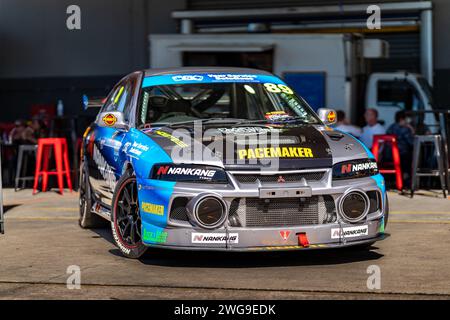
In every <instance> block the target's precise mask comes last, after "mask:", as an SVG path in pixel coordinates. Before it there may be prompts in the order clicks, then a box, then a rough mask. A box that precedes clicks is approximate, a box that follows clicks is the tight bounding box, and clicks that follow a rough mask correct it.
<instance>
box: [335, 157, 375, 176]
mask: <svg viewBox="0 0 450 320" xmlns="http://www.w3.org/2000/svg"><path fill="white" fill-rule="evenodd" d="M376 174H378V166H377V162H376V161H375V160H371V159H362V160H352V161H348V162H341V163H337V164H335V165H334V166H333V179H338V180H339V179H349V178H364V177H370V176H373V175H376Z"/></svg>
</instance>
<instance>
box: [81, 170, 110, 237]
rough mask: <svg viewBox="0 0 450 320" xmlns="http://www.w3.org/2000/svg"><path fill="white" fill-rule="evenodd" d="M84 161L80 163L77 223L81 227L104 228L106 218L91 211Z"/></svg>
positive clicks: (89, 191)
mask: <svg viewBox="0 0 450 320" xmlns="http://www.w3.org/2000/svg"><path fill="white" fill-rule="evenodd" d="M84 163H85V162H84V161H82V162H81V165H80V200H79V205H80V218H79V219H78V224H79V225H80V227H81V228H83V229H92V228H104V227H106V226H107V222H106V220H105V219H103V218H102V217H100V216H99V215H97V214H95V213H94V212H92V211H91V208H92V195H91V186H90V184H89V178H88V174H87V169H86V166H85V164H84Z"/></svg>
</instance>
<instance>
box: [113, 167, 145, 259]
mask: <svg viewBox="0 0 450 320" xmlns="http://www.w3.org/2000/svg"><path fill="white" fill-rule="evenodd" d="M111 215H112V216H111V217H112V219H111V229H112V233H113V238H114V241H115V242H116V245H117V247H118V248H119V250H120V251H121V252H122V254H123V255H124V256H125V257H127V258H132V259H137V258H139V257H141V256H142V255H143V254H144V253H145V251H146V250H147V247H146V246H145V245H144V244H143V243H142V238H141V215H140V210H139V201H138V192H137V184H136V177H135V176H134V174H133V173H132V172H131V171H127V172H126V173H125V174H124V175H123V176H122V177H121V178H120V180H119V181H118V182H117V186H116V189H115V190H114V196H113V200H112V208H111Z"/></svg>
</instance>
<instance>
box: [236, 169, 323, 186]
mask: <svg viewBox="0 0 450 320" xmlns="http://www.w3.org/2000/svg"><path fill="white" fill-rule="evenodd" d="M324 175H325V172H323V171H318V172H304V173H288V174H283V173H282V172H280V173H277V174H273V175H261V174H236V173H235V174H233V176H234V178H235V179H236V180H237V181H238V182H239V183H255V182H256V180H259V181H261V183H277V182H279V179H280V177H282V178H283V180H284V182H299V181H300V180H302V178H305V179H306V180H307V181H319V180H321V179H322V178H323V176H324Z"/></svg>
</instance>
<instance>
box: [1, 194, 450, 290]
mask: <svg viewBox="0 0 450 320" xmlns="http://www.w3.org/2000/svg"><path fill="white" fill-rule="evenodd" d="M3 197H4V204H5V210H6V219H5V220H6V225H5V229H6V233H5V234H4V235H0V299H361V298H362V299H450V200H449V199H444V198H443V197H442V195H441V194H440V193H432V192H427V193H424V192H422V193H418V194H417V195H416V196H415V197H414V198H413V199H410V198H408V197H405V196H401V195H398V194H396V193H394V192H390V194H389V198H390V206H391V215H390V219H389V225H388V227H387V230H386V232H387V233H389V234H390V235H391V236H390V237H389V238H387V239H386V240H384V241H381V242H378V243H376V244H375V245H374V246H373V247H372V248H371V250H369V251H361V250H353V249H339V250H319V251H301V250H300V251H291V252H269V253H261V252H257V253H227V252H222V253H211V252H186V251H173V250H150V251H149V252H148V253H147V254H146V255H145V256H144V257H143V258H142V259H140V260H130V259H126V258H124V257H123V256H121V254H120V252H119V250H118V249H117V248H116V247H115V245H114V243H113V240H112V237H111V231H110V230H109V229H108V228H105V229H96V230H83V229H80V228H79V227H78V223H77V219H78V206H77V203H78V194H77V193H76V192H73V193H67V192H66V193H65V194H64V196H61V195H59V194H57V193H55V192H47V193H40V194H37V195H35V196H32V195H31V190H22V191H19V192H14V191H13V190H10V189H6V190H4V195H3ZM69 266H79V268H80V271H81V286H80V289H69V288H68V287H67V280H68V278H69V277H70V275H71V274H70V273H67V269H68V268H69ZM373 266H375V268H377V267H379V269H378V270H380V275H381V276H380V280H381V281H380V289H377V288H375V289H369V288H368V286H367V281H368V277H369V276H370V275H371V274H369V273H368V271H367V270H368V268H369V269H370V268H374V267H373Z"/></svg>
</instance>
